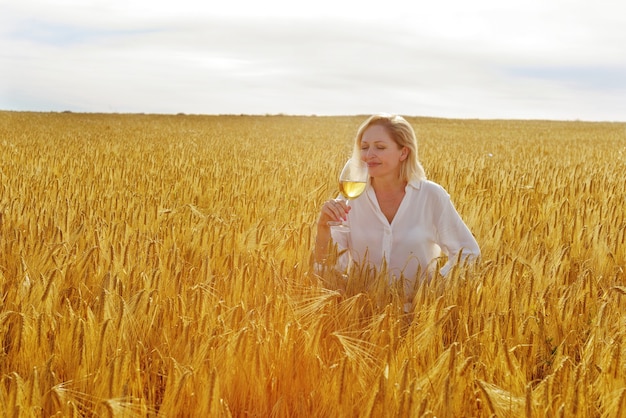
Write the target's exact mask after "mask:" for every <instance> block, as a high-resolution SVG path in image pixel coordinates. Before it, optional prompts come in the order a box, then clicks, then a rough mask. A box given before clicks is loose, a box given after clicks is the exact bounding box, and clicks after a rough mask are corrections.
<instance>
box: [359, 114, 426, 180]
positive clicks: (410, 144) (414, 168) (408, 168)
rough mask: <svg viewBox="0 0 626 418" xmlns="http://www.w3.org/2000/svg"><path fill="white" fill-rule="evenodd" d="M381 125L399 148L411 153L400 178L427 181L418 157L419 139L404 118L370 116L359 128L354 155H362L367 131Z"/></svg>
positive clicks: (405, 161) (385, 115)
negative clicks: (362, 145) (363, 141)
mask: <svg viewBox="0 0 626 418" xmlns="http://www.w3.org/2000/svg"><path fill="white" fill-rule="evenodd" d="M375 125H379V126H382V127H383V128H385V130H386V131H387V133H388V134H389V136H390V137H391V139H393V141H394V142H395V143H396V144H397V145H398V148H403V147H406V148H407V150H408V151H409V154H408V155H407V158H406V159H405V160H404V161H402V163H401V164H402V165H401V167H400V177H401V178H402V180H404V181H406V182H409V181H411V180H417V181H419V180H426V172H425V171H424V167H422V164H421V163H420V161H419V158H418V155H417V137H416V136H415V131H414V130H413V127H412V126H411V124H410V123H409V122H407V121H406V119H404V118H403V117H402V116H399V115H391V114H387V113H378V114H376V115H372V116H370V117H369V118H368V119H367V120H366V121H365V122H363V123H362V124H361V126H360V127H359V129H358V131H357V134H356V138H355V140H354V151H353V155H354V156H358V155H360V150H361V140H362V139H363V134H364V133H365V131H366V130H367V129H368V128H369V127H371V126H375Z"/></svg>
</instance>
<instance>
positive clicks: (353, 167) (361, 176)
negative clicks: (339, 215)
mask: <svg viewBox="0 0 626 418" xmlns="http://www.w3.org/2000/svg"><path fill="white" fill-rule="evenodd" d="M367 178H368V172H367V164H366V163H365V161H363V160H360V159H357V158H350V159H349V160H348V161H347V162H346V164H345V165H344V166H343V169H342V170H341V173H340V174H339V190H340V191H341V194H342V196H343V197H345V199H346V203H348V202H349V199H356V198H357V197H359V196H360V195H361V194H362V193H363V192H364V191H365V187H366V186H367ZM328 225H331V226H339V225H343V223H342V222H336V221H330V222H328ZM344 226H345V225H344Z"/></svg>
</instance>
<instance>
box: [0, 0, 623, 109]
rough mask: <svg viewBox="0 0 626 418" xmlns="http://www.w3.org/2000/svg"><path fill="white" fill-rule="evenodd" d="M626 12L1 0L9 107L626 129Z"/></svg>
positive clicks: (395, 2) (617, 4)
mask: <svg viewBox="0 0 626 418" xmlns="http://www.w3.org/2000/svg"><path fill="white" fill-rule="evenodd" d="M622 4H626V3H623V0H594V1H590V0H524V1H521V0H516V1H508V0H470V1H466V0H436V1H433V0H430V1H416V0H413V1H410V0H379V1H377V2H374V1H370V0H361V1H342V0H316V1H315V2H297V1H292V0H264V1H258V0H225V1H222V2H216V1H213V0H169V1H165V0H0V109H1V110H16V111H73V112H104V113H159V114H176V113H187V114H297V115H356V114H359V115H363V114H372V113H376V112H389V113H398V114H402V115H405V116H432V117H444V118H479V119H548V120H587V121H626V6H624V5H622Z"/></svg>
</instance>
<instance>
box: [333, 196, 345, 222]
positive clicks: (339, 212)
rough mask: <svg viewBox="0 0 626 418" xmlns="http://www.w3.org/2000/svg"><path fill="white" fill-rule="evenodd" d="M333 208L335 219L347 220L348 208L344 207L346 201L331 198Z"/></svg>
mask: <svg viewBox="0 0 626 418" xmlns="http://www.w3.org/2000/svg"><path fill="white" fill-rule="evenodd" d="M329 203H330V206H331V210H332V212H333V214H334V215H335V219H336V220H337V221H340V220H342V219H343V220H345V218H346V213H347V212H346V209H345V207H344V203H343V202H342V201H340V200H331V201H330V202H329Z"/></svg>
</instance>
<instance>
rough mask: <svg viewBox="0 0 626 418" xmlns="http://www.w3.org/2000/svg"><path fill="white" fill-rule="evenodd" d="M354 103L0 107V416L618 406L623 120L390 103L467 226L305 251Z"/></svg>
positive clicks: (625, 407) (625, 161)
mask: <svg viewBox="0 0 626 418" xmlns="http://www.w3.org/2000/svg"><path fill="white" fill-rule="evenodd" d="M364 119H365V117H364V116H350V117H348V116H346V117H316V116H309V117H304V116H278V115H277V116H244V115H241V116H197V115H171V116H166V115H123V114H75V113H28V112H0V150H1V152H0V343H1V349H0V417H51V416H58V417H156V416H159V417H435V416H436V417H491V416H497V417H552V416H554V417H579V416H580V417H619V416H626V341H625V337H626V276H625V273H624V268H626V245H625V240H626V216H625V215H626V209H625V205H624V200H625V198H626V184H625V181H624V178H623V173H624V170H625V168H626V124H623V123H589V122H577V121H570V122H557V121H513V120H511V121H503V120H500V121H488V120H453V119H435V118H419V117H414V118H407V119H409V121H410V122H412V124H413V126H414V127H415V130H416V133H417V134H418V138H419V145H420V158H421V160H422V163H423V165H424V167H425V169H426V172H427V175H428V177H429V178H430V179H432V180H434V181H436V182H438V183H440V184H441V185H443V186H444V187H445V188H446V189H447V190H448V192H449V193H450V194H451V197H452V200H453V202H454V203H455V205H456V207H457V210H458V211H459V213H460V214H461V216H462V217H463V219H464V220H465V222H466V223H467V225H468V226H469V228H470V229H471V230H472V232H473V233H474V235H475V236H476V239H477V241H478V243H479V245H480V246H481V250H482V260H481V262H480V264H479V265H477V266H476V267H475V268H474V269H471V270H469V269H460V268H458V269H456V270H454V271H453V272H452V275H451V277H449V278H448V279H446V280H444V279H441V278H439V280H435V281H434V282H432V283H429V284H423V285H422V286H420V287H419V289H418V290H417V295H416V297H415V302H414V304H415V308H414V311H413V312H412V313H410V314H405V313H404V312H403V309H402V302H401V301H400V299H399V298H398V295H397V293H396V292H395V291H394V289H393V288H392V287H389V286H387V285H386V284H385V282H384V281H383V280H382V279H380V278H376V277H373V278H372V277H368V278H363V277H358V276H356V274H354V275H352V276H350V277H348V278H347V279H346V281H345V282H344V283H340V282H339V281H338V279H337V278H336V277H334V276H333V275H332V274H330V273H324V274H322V275H321V276H316V275H315V274H313V272H312V268H311V251H312V248H313V242H314V239H315V229H314V225H315V221H316V218H317V216H318V211H319V209H320V207H321V204H322V202H324V201H325V200H326V199H328V198H330V197H333V196H334V195H335V194H336V193H337V181H336V177H337V174H338V170H339V169H340V167H341V166H342V164H343V162H344V160H345V158H346V157H347V156H348V154H349V153H350V151H351V146H352V139H353V136H354V134H355V132H356V129H357V127H358V125H359V124H360V123H361V122H362V121H363V120H364Z"/></svg>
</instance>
